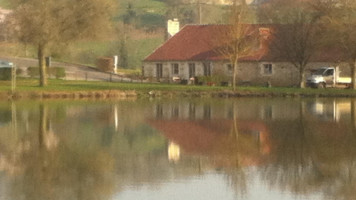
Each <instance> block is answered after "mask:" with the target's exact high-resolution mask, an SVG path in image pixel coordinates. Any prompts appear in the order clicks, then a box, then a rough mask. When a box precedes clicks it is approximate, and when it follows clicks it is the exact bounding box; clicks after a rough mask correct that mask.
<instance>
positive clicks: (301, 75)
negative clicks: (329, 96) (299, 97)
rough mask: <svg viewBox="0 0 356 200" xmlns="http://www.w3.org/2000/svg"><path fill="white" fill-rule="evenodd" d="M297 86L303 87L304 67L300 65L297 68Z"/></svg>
mask: <svg viewBox="0 0 356 200" xmlns="http://www.w3.org/2000/svg"><path fill="white" fill-rule="evenodd" d="M299 81H300V83H299V87H300V88H305V72H304V67H301V68H300V70H299Z"/></svg>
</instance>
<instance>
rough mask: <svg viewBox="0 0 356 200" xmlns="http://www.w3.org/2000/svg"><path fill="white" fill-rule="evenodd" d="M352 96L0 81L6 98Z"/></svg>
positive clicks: (302, 91) (287, 90)
mask: <svg viewBox="0 0 356 200" xmlns="http://www.w3.org/2000/svg"><path fill="white" fill-rule="evenodd" d="M242 96H256V97H356V91H354V90H350V89H309V88H307V89H299V88H282V87H281V88H266V87H239V88H238V89H237V90H236V91H232V89H231V88H230V87H220V86H214V87H211V86H195V85H177V84H157V83H112V82H86V81H63V80H49V85H48V86H47V87H44V88H41V87H38V80H34V79H21V80H18V81H17V87H16V91H15V93H11V82H10V81H1V82H0V97H1V99H9V98H116V97H120V98H121V97H138V98H141V97H168V98H173V97H220V98H231V97H242Z"/></svg>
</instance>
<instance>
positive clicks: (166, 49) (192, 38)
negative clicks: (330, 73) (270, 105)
mask: <svg viewBox="0 0 356 200" xmlns="http://www.w3.org/2000/svg"><path fill="white" fill-rule="evenodd" d="M227 26H228V25H186V26H184V27H183V28H182V29H181V30H180V31H179V32H178V33H177V34H175V35H174V36H173V37H171V38H170V39H168V40H167V41H166V42H165V43H164V44H163V45H161V46H160V47H158V48H157V49H156V50H155V51H154V52H153V53H151V54H150V55H148V56H147V57H146V58H145V59H144V60H143V69H142V71H143V76H144V77H146V78H151V79H152V80H157V81H159V82H174V81H182V80H183V81H185V82H189V80H191V78H192V77H198V78H199V77H204V76H207V77H211V76H217V75H219V76H225V77H226V80H228V82H230V83H231V81H230V80H231V77H232V72H233V71H232V65H231V64H230V62H229V60H228V59H226V58H223V57H222V56H221V55H219V54H218V53H217V52H216V50H214V49H215V47H214V45H213V42H212V41H214V40H216V38H219V37H220V36H219V35H221V33H222V32H223V31H221V30H223V29H225V28H226V27H227ZM250 26H251V27H252V29H254V30H255V31H257V32H258V33H259V35H260V37H259V38H260V39H259V45H258V47H255V49H254V50H253V51H251V53H250V54H249V55H247V56H244V57H241V58H240V59H239V66H238V69H237V82H238V84H239V85H266V84H267V83H268V84H272V86H298V84H299V71H298V70H297V68H295V67H294V66H293V65H292V64H291V63H289V62H288V61H285V60H281V59H278V56H275V55H272V53H271V51H270V50H269V48H268V40H269V31H270V27H268V26H266V25H250ZM336 65H340V62H339V60H338V59H337V58H334V57H333V54H321V55H320V56H316V57H315V58H314V60H312V61H311V62H310V63H309V65H308V66H307V69H312V68H318V67H322V66H336ZM343 65H345V64H343ZM216 84H219V83H216Z"/></svg>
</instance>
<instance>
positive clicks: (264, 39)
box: [258, 27, 271, 48]
mask: <svg viewBox="0 0 356 200" xmlns="http://www.w3.org/2000/svg"><path fill="white" fill-rule="evenodd" d="M258 31H259V35H260V48H265V47H267V46H268V42H269V41H270V39H271V29H270V28H264V27H261V28H259V30H258Z"/></svg>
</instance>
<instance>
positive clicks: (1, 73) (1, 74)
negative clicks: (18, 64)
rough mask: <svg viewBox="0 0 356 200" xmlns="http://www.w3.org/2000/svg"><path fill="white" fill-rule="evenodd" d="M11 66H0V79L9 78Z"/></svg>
mask: <svg viewBox="0 0 356 200" xmlns="http://www.w3.org/2000/svg"><path fill="white" fill-rule="evenodd" d="M11 69H12V68H0V80H11Z"/></svg>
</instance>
